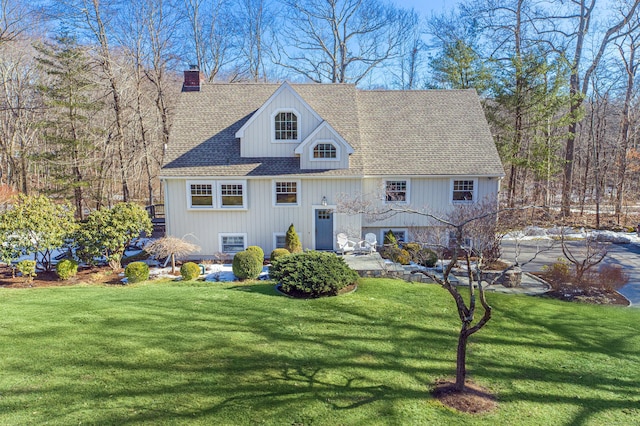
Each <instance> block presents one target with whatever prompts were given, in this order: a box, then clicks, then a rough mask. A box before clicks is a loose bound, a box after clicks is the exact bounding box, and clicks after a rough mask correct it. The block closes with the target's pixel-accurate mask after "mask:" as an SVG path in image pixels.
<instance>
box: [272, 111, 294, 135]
mask: <svg viewBox="0 0 640 426" xmlns="http://www.w3.org/2000/svg"><path fill="white" fill-rule="evenodd" d="M274 124H275V140H276V141H297V140H298V116H297V115H296V114H295V113H293V112H291V111H287V112H279V113H277V114H276V115H275V117H274Z"/></svg>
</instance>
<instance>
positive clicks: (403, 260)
mask: <svg viewBox="0 0 640 426" xmlns="http://www.w3.org/2000/svg"><path fill="white" fill-rule="evenodd" d="M382 257H384V258H385V259H389V260H391V261H392V262H395V263H399V264H401V265H408V264H409V263H410V262H411V255H410V254H409V252H408V251H407V250H404V249H401V248H399V247H392V246H391V247H384V249H383V250H382Z"/></svg>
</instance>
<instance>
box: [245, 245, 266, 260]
mask: <svg viewBox="0 0 640 426" xmlns="http://www.w3.org/2000/svg"><path fill="white" fill-rule="evenodd" d="M246 251H252V252H254V253H255V254H256V255H257V256H258V257H259V258H260V259H262V261H263V262H264V250H262V247H260V246H249V247H247V248H246Z"/></svg>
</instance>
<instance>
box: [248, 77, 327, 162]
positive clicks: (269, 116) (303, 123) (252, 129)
mask: <svg viewBox="0 0 640 426" xmlns="http://www.w3.org/2000/svg"><path fill="white" fill-rule="evenodd" d="M278 110H283V111H291V110H295V111H296V112H297V113H298V114H297V115H298V138H299V141H298V143H299V142H302V141H304V140H305V138H306V137H307V136H309V135H310V134H311V132H313V131H314V130H315V129H316V127H318V126H319V125H320V123H321V121H320V120H318V119H317V118H316V117H315V116H314V114H313V113H312V112H311V111H310V110H309V109H308V107H307V106H306V105H305V104H304V103H303V102H301V101H300V99H299V98H298V97H296V96H295V95H294V94H293V93H292V92H291V91H290V90H283V91H281V92H280V93H279V94H278V95H277V96H276V97H275V98H274V99H273V100H272V101H271V103H269V104H268V105H267V106H266V108H265V109H264V110H262V111H261V112H260V114H259V115H258V116H256V117H255V118H254V119H253V122H251V123H250V124H249V126H248V127H247V128H246V129H245V130H244V136H243V138H242V140H241V141H240V155H241V156H242V157H293V156H294V153H293V150H294V149H295V148H296V146H298V144H297V143H295V142H276V143H273V142H272V139H273V129H274V124H273V123H272V121H273V116H274V114H275V113H276V111H278Z"/></svg>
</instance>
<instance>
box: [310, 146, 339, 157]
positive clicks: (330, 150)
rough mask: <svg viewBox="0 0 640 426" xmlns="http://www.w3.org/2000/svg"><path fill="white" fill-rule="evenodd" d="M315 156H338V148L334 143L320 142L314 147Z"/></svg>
mask: <svg viewBox="0 0 640 426" xmlns="http://www.w3.org/2000/svg"><path fill="white" fill-rule="evenodd" d="M313 158H338V150H337V149H336V146H335V145H334V144H332V143H319V144H318V145H316V146H315V147H314V148H313Z"/></svg>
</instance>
